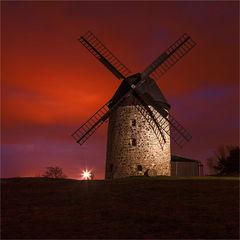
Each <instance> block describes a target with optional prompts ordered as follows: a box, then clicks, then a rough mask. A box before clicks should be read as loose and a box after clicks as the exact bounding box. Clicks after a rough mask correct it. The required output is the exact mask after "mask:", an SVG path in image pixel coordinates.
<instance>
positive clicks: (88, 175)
mask: <svg viewBox="0 0 240 240" xmlns="http://www.w3.org/2000/svg"><path fill="white" fill-rule="evenodd" d="M81 175H82V179H84V180H89V179H92V173H91V171H90V170H87V169H86V170H83V171H82V174H81Z"/></svg>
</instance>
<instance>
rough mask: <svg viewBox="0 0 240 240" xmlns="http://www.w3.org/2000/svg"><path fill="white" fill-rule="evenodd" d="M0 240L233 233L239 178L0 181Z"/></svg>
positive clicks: (236, 221)
mask: <svg viewBox="0 0 240 240" xmlns="http://www.w3.org/2000/svg"><path fill="white" fill-rule="evenodd" d="M1 186H2V195H1V197H2V204H1V207H2V209H1V213H2V232H1V237H2V239H24V238H25V239H74V238H75V239H80V238H85V239H90V238H95V239H99V238H103V239H109V238H111V239H130V238H134V239H238V238H239V202H238V200H239V199H238V196H239V178H237V177H224V178H223V177H195V178H179V177H155V178H144V177H132V178H126V179H119V180H108V181H104V180H99V181H77V180H51V179H43V178H14V179H2V181H1Z"/></svg>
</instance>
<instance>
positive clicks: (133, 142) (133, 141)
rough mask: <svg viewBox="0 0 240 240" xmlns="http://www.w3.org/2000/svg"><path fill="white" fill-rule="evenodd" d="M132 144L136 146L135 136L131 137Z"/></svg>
mask: <svg viewBox="0 0 240 240" xmlns="http://www.w3.org/2000/svg"><path fill="white" fill-rule="evenodd" d="M132 146H137V139H136V138H133V139H132Z"/></svg>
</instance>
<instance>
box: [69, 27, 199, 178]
mask: <svg viewBox="0 0 240 240" xmlns="http://www.w3.org/2000/svg"><path fill="white" fill-rule="evenodd" d="M79 41H80V43H81V44H82V45H83V46H84V47H85V48H87V50H88V51H89V52H90V53H91V54H92V55H93V56H94V57H95V58H97V59H98V60H99V61H100V62H101V63H102V64H103V65H104V66H105V67H106V68H107V69H108V70H110V71H111V72H112V73H113V74H114V75H115V76H116V77H117V78H118V79H120V80H121V81H122V82H121V84H120V86H119V88H118V89H117V91H116V92H115V94H114V95H113V97H112V98H111V99H110V100H109V101H108V102H107V103H106V104H104V105H103V106H102V107H101V108H100V109H99V110H98V111H97V112H96V113H95V114H93V116H91V117H90V118H89V119H88V120H87V121H86V122H85V123H84V124H82V125H81V126H80V127H79V128H78V129H77V130H76V131H75V132H74V133H73V134H72V136H73V138H74V139H75V140H76V142H77V143H78V144H80V145H82V144H83V143H85V142H86V141H87V139H88V138H89V137H90V136H91V135H92V134H93V133H94V132H95V131H96V130H97V129H98V128H99V127H100V126H101V125H102V124H103V123H104V122H106V121H107V120H109V124H108V142H107V158H106V174H105V177H106V178H120V177H126V176H137V175H148V176H149V175H150V176H155V175H170V161H171V151H170V137H171V140H173V141H174V142H175V143H176V144H177V145H179V146H180V147H182V146H183V144H184V143H185V142H188V141H189V140H190V139H191V135H190V134H189V133H188V132H187V130H186V129H185V128H184V127H183V126H182V125H180V123H178V121H177V120H176V119H175V118H173V116H172V115H171V114H170V113H169V110H170V104H169V103H168V102H167V100H166V98H165V97H164V95H163V93H162V92H161V90H160V88H159V87H158V85H157V84H156V81H157V80H158V79H159V78H160V77H161V76H162V75H163V74H165V73H166V72H167V71H168V70H169V69H170V68H171V67H172V66H173V65H174V64H175V63H176V62H178V61H179V60H180V59H181V58H182V57H183V56H184V55H185V54H186V53H188V52H189V51H190V50H191V49H192V48H193V47H194V46H195V45H196V43H195V42H194V41H193V40H192V39H191V37H190V36H188V35H187V34H183V35H182V36H181V37H180V38H179V39H178V40H177V41H176V42H174V43H173V44H172V45H171V46H170V47H169V48H167V49H166V50H165V51H164V52H163V53H162V54H161V55H160V56H159V57H157V58H156V59H155V60H154V61H153V62H152V63H151V64H150V65H149V66H148V67H147V68H146V69H145V70H144V71H143V72H142V73H136V74H131V71H130V70H129V69H128V68H127V67H126V66H125V65H124V64H123V63H122V62H120V60H119V59H118V58H117V57H115V56H114V55H113V53H112V52H110V50H108V49H107V48H106V47H105V46H104V45H103V43H102V42H100V40H98V39H97V37H96V36H95V35H94V34H93V33H92V32H90V31H88V32H87V33H86V34H84V35H83V36H81V37H80V38H79ZM170 132H171V135H170Z"/></svg>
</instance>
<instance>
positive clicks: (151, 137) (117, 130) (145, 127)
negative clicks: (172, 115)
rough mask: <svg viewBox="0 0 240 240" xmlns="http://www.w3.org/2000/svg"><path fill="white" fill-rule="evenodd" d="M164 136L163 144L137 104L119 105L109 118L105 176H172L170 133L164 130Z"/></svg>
mask: <svg viewBox="0 0 240 240" xmlns="http://www.w3.org/2000/svg"><path fill="white" fill-rule="evenodd" d="M134 121H135V122H134ZM134 125H136V126H134ZM167 127H168V128H169V125H168V126H167ZM164 136H165V139H166V143H164V145H163V146H162V147H161V145H160V143H159V139H158V138H157V137H156V134H155V133H154V131H153V129H152V128H151V126H150V125H149V123H148V122H147V120H146V119H145V118H144V117H143V116H142V114H141V113H140V112H139V111H138V110H137V109H136V107H135V106H121V107H118V109H116V110H115V111H114V112H113V113H112V114H111V116H110V119H109V125H108V143H107V159H106V178H107V179H109V178H121V177H127V176H139V175H144V173H145V174H148V175H149V176H156V175H167V176H170V172H171V171H170V161H171V153H170V137H169V136H168V135H167V134H166V133H165V132H164ZM134 139H135V140H134ZM135 145H136V146H135Z"/></svg>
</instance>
